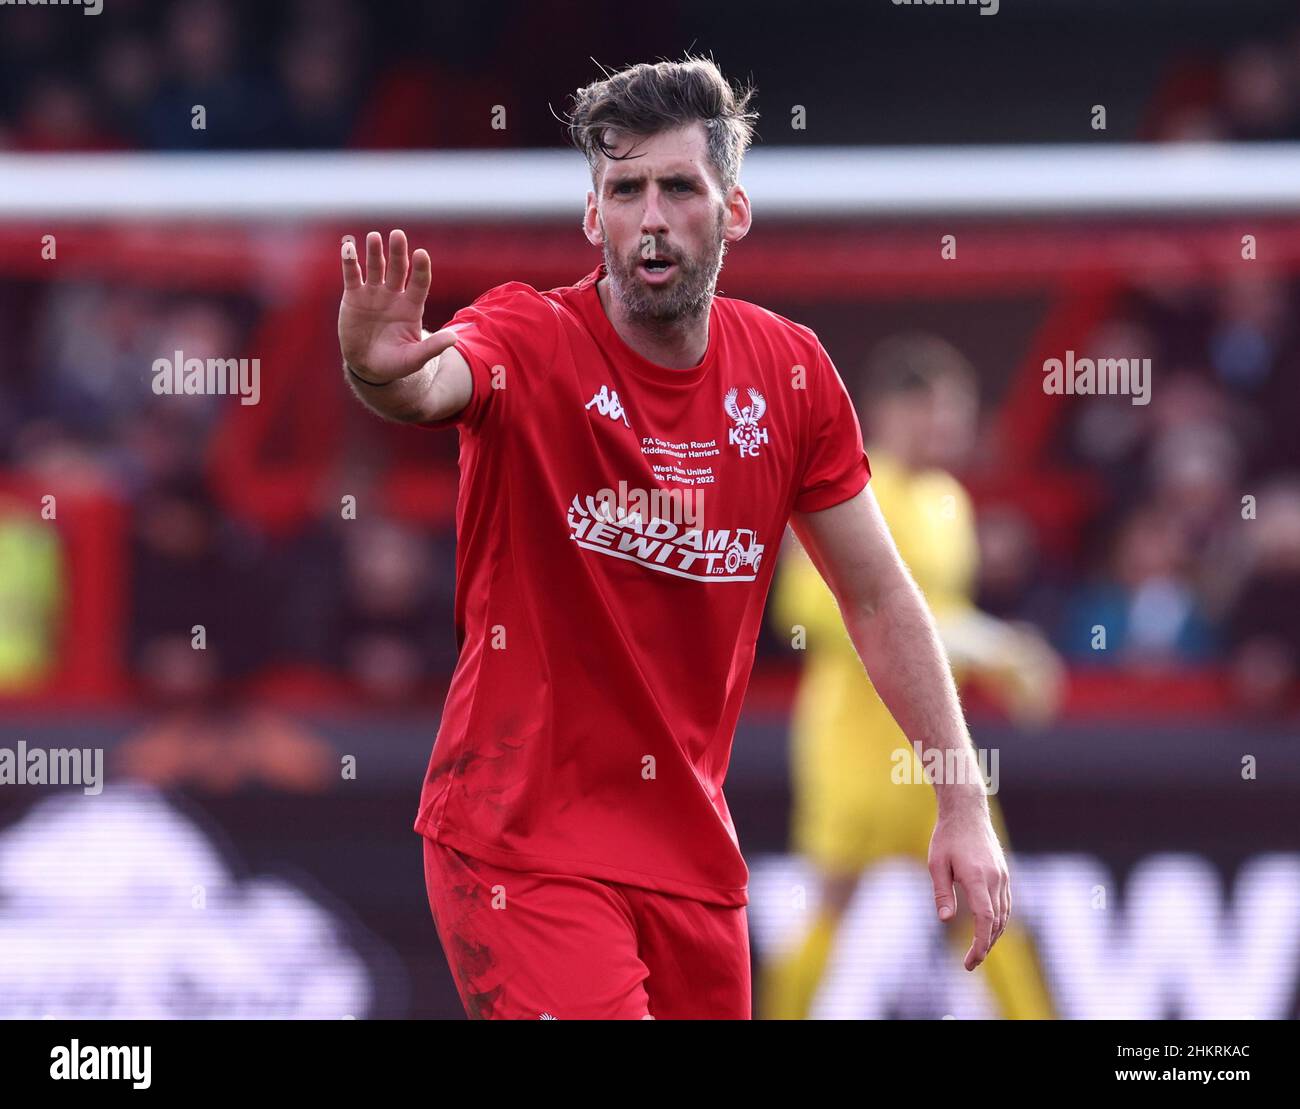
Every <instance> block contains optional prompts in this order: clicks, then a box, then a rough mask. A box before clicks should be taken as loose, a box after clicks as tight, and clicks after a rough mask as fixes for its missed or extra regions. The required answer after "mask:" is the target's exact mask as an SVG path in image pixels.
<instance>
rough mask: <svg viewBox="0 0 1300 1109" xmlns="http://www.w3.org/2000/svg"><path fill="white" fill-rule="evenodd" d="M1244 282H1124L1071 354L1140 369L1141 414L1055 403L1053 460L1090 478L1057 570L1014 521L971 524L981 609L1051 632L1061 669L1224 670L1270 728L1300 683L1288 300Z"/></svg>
mask: <svg viewBox="0 0 1300 1109" xmlns="http://www.w3.org/2000/svg"><path fill="white" fill-rule="evenodd" d="M1243 273H1244V274H1245V275H1244V276H1240V277H1235V278H1231V279H1229V280H1226V281H1224V282H1222V283H1220V284H1216V285H1205V284H1190V285H1174V284H1164V285H1161V284H1157V283H1147V284H1144V285H1142V286H1140V287H1133V288H1131V289H1130V290H1128V292H1127V295H1126V296H1125V297H1123V298H1122V303H1121V304H1120V306H1119V307H1118V308H1117V309H1116V311H1115V312H1114V313H1113V314H1112V315H1111V316H1110V318H1108V319H1107V320H1106V321H1105V322H1104V323H1103V324H1102V325H1101V326H1099V327H1098V328H1097V329H1096V330H1095V332H1094V333H1093V335H1092V336H1091V338H1090V339H1089V341H1088V342H1087V344H1086V345H1085V346H1084V347H1083V348H1082V349H1080V350H1079V351H1077V355H1078V357H1080V358H1084V357H1087V358H1094V359H1096V358H1150V359H1151V364H1152V367H1153V369H1152V386H1151V389H1152V393H1151V402H1150V403H1149V404H1146V405H1135V404H1132V403H1130V401H1129V398H1127V397H1122V396H1121V397H1091V398H1086V399H1079V398H1075V400H1074V403H1073V404H1071V405H1069V406H1068V408H1067V413H1068V419H1067V426H1066V428H1065V430H1064V433H1063V434H1062V435H1061V437H1060V438H1059V441H1058V450H1059V454H1060V459H1059V461H1060V462H1062V463H1064V464H1065V465H1067V466H1068V467H1069V468H1070V469H1071V470H1072V471H1073V472H1075V473H1086V474H1088V475H1089V476H1090V477H1092V478H1096V479H1099V482H1100V489H1099V496H1098V497H1097V502H1096V505H1095V507H1094V508H1093V510H1092V511H1091V512H1090V513H1089V514H1088V516H1087V519H1086V525H1085V528H1084V530H1083V535H1082V541H1081V542H1080V543H1079V545H1078V549H1077V551H1076V552H1075V555H1074V558H1073V559H1072V560H1071V561H1070V562H1069V563H1067V564H1064V565H1062V564H1055V565H1054V564H1053V563H1052V561H1051V560H1050V559H1048V558H1046V557H1045V556H1044V554H1043V552H1042V551H1041V549H1040V544H1039V542H1038V537H1037V536H1036V534H1035V531H1034V527H1033V525H1032V523H1030V522H1029V520H1028V519H1027V518H1026V517H1025V516H1024V514H1022V513H1020V512H1018V511H1015V510H1012V509H1006V508H1003V509H999V510H997V511H994V512H990V513H987V514H985V515H984V516H983V517H982V518H981V520H980V530H981V559H982V564H981V603H982V605H983V606H984V607H986V608H988V609H989V610H990V611H993V612H996V613H998V614H999V615H1003V616H1015V617H1018V618H1021V619H1027V620H1031V621H1033V622H1035V623H1037V624H1039V625H1040V626H1042V627H1044V628H1048V629H1052V630H1053V632H1054V636H1053V637H1054V639H1055V641H1056V645H1057V647H1058V648H1059V649H1060V650H1061V651H1062V652H1063V653H1064V654H1065V656H1066V657H1067V659H1069V660H1070V661H1071V662H1072V663H1074V664H1075V665H1083V666H1112V667H1124V668H1126V669H1128V670H1131V671H1132V670H1136V671H1143V670H1148V671H1149V670H1152V669H1159V668H1169V667H1176V666H1199V665H1205V664H1223V665H1225V666H1226V667H1227V669H1228V673H1229V677H1230V680H1231V685H1232V690H1233V694H1234V698H1235V700H1236V702H1237V703H1238V704H1239V705H1240V706H1241V707H1242V708H1244V709H1247V710H1250V711H1255V712H1259V713H1261V714H1264V715H1273V714H1278V713H1286V712H1291V711H1294V709H1295V708H1296V707H1297V706H1296V692H1297V689H1298V688H1300V619H1297V615H1298V614H1300V437H1297V435H1296V433H1295V429H1296V427H1297V426H1300V333H1298V332H1297V330H1296V328H1295V327H1294V325H1293V322H1292V321H1293V320H1294V319H1295V318H1296V311H1297V307H1300V305H1298V304H1297V289H1296V288H1295V287H1294V284H1293V283H1291V282H1289V281H1287V280H1285V279H1283V278H1282V277H1281V276H1278V275H1270V274H1268V273H1267V272H1265V271H1257V270H1254V269H1249V270H1243ZM1099 628H1104V629H1105V638H1104V640H1099V638H1098V629H1099Z"/></svg>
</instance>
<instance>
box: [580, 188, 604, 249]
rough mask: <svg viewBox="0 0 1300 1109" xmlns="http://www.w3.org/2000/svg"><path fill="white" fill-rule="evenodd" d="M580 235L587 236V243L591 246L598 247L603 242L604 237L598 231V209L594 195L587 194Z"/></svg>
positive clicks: (589, 192) (591, 193) (592, 193)
mask: <svg viewBox="0 0 1300 1109" xmlns="http://www.w3.org/2000/svg"><path fill="white" fill-rule="evenodd" d="M582 233H583V234H584V235H586V236H587V242H589V243H591V245H592V246H600V245H601V244H602V243H603V242H604V241H605V236H604V235H602V234H601V231H600V209H599V208H598V207H597V205H596V194H595V193H594V192H591V191H588V192H587V210H586V212H584V213H583V217H582Z"/></svg>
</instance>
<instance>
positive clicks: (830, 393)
mask: <svg viewBox="0 0 1300 1109" xmlns="http://www.w3.org/2000/svg"><path fill="white" fill-rule="evenodd" d="M815 365H816V368H815V371H814V372H813V374H812V375H811V378H810V380H809V382H808V390H809V403H810V407H811V413H810V415H809V420H808V438H807V441H806V443H805V444H804V465H803V472H802V474H801V475H800V478H799V491H798V493H797V494H796V495H795V502H794V510H795V511H796V512H817V511H819V510H820V509H823V508H830V507H831V506H832V505H836V504H839V503H840V502H841V501H847V500H848V499H849V498H850V497H855V496H857V495H858V493H860V492H862V490H863V489H864V488H865V487H866V484H867V481H868V480H869V479H870V477H871V464H870V462H869V461H868V460H867V452H866V451H865V450H863V448H862V428H861V427H860V426H859V424H858V415H857V413H856V412H855V411H854V410H853V401H852V400H851V399H850V398H849V393H848V390H847V389H845V388H844V382H843V381H842V380H841V379H840V375H839V371H838V370H837V369H836V368H835V364H834V363H833V362H832V361H831V357H830V355H829V354H827V353H826V351H825V349H823V347H822V346H821V344H820V343H819V344H818V345H817V360H816V364H815Z"/></svg>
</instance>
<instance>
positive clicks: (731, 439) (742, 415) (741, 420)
mask: <svg viewBox="0 0 1300 1109" xmlns="http://www.w3.org/2000/svg"><path fill="white" fill-rule="evenodd" d="M745 392H746V393H748V394H749V403H748V404H747V405H745V407H744V408H741V407H740V403H739V401H738V399H737V398H738V397H739V396H740V390H739V389H737V388H736V387H735V386H732V388H730V389H728V390H727V395H726V396H725V397H724V398H723V401H722V407H723V408H724V409H726V412H727V415H728V416H730V417H731V419H732V420H733V422H734V423H735V425H736V426H735V427H733V428H729V429H728V430H727V442H728V443H730V444H731V445H732V446H734V447H736V448H737V449H739V451H740V457H741V458H757V457H758V448H759V447H760V446H761V445H762V444H763V443H766V442H767V428H764V427H759V426H758V421H759V420H761V419H762V418H763V414H764V413H765V412H766V411H767V401H766V400H765V399H764V397H763V394H762V393H760V392H759V391H758V390H757V389H746V390H745Z"/></svg>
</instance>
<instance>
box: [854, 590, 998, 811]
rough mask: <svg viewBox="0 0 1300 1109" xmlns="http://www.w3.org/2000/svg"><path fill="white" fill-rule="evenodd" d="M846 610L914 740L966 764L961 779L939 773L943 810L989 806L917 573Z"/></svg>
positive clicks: (884, 693) (889, 703) (874, 673)
mask: <svg viewBox="0 0 1300 1109" xmlns="http://www.w3.org/2000/svg"><path fill="white" fill-rule="evenodd" d="M843 615H844V623H845V627H846V628H847V629H848V632H849V636H850V638H851V639H852V640H853V645H854V647H855V648H856V649H857V652H858V657H859V658H860V659H861V660H862V664H863V666H865V667H866V669H867V673H868V674H869V675H870V677H871V682H872V684H873V685H874V686H875V689H876V691H877V692H878V693H879V694H880V698H881V700H882V701H884V703H885V706H886V707H887V708H888V709H889V711H890V713H891V714H892V715H893V717H894V719H895V721H897V723H898V725H899V727H900V728H902V729H903V732H904V734H905V735H906V736H907V738H908V740H909V742H912V743H920V744H921V751H922V754H923V755H924V754H925V752H927V751H929V750H931V749H935V750H939V751H941V752H943V754H942V755H941V756H939V757H940V759H941V760H942V761H941V762H940V763H939V765H940V766H941V767H945V768H947V767H949V766H953V765H954V764H956V763H960V764H961V765H962V766H963V767H964V770H963V772H962V773H961V774H960V775H959V776H958V777H957V780H956V781H948V780H946V776H936V780H935V782H934V788H935V794H936V796H937V797H938V800H939V807H940V810H941V811H943V810H946V809H948V808H950V807H952V806H954V805H959V804H963V803H975V804H978V805H980V806H987V803H988V802H987V800H986V790H985V788H984V784H983V779H982V778H981V776H980V773H979V766H978V763H977V761H976V758H975V749H974V745H973V744H972V743H971V738H970V732H969V730H968V729H967V727H966V720H965V716H964V715H963V713H962V708H961V702H960V700H959V698H958V695H957V686H956V683H955V682H954V681H953V676H952V669H951V667H950V665H949V661H948V657H947V654H946V652H945V651H944V647H943V644H942V642H941V641H940V638H939V634H938V629H937V628H936V626H935V622H934V619H933V617H932V616H931V614H930V611H929V609H928V608H927V606H926V604H925V600H924V598H923V597H922V595H921V591H920V590H919V589H918V588H917V586H916V584H915V582H913V581H912V579H911V576H910V575H908V574H906V573H904V574H903V575H902V576H900V578H899V579H898V581H897V582H896V583H895V584H893V585H892V586H891V588H889V589H888V590H887V591H886V592H884V593H883V594H882V595H881V596H880V598H879V600H878V602H877V603H876V605H875V606H874V607H873V608H867V607H865V606H863V607H861V608H858V609H857V610H852V609H849V610H845V611H844V613H843ZM950 751H952V752H958V753H959V754H958V755H949V754H948V752H950Z"/></svg>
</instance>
